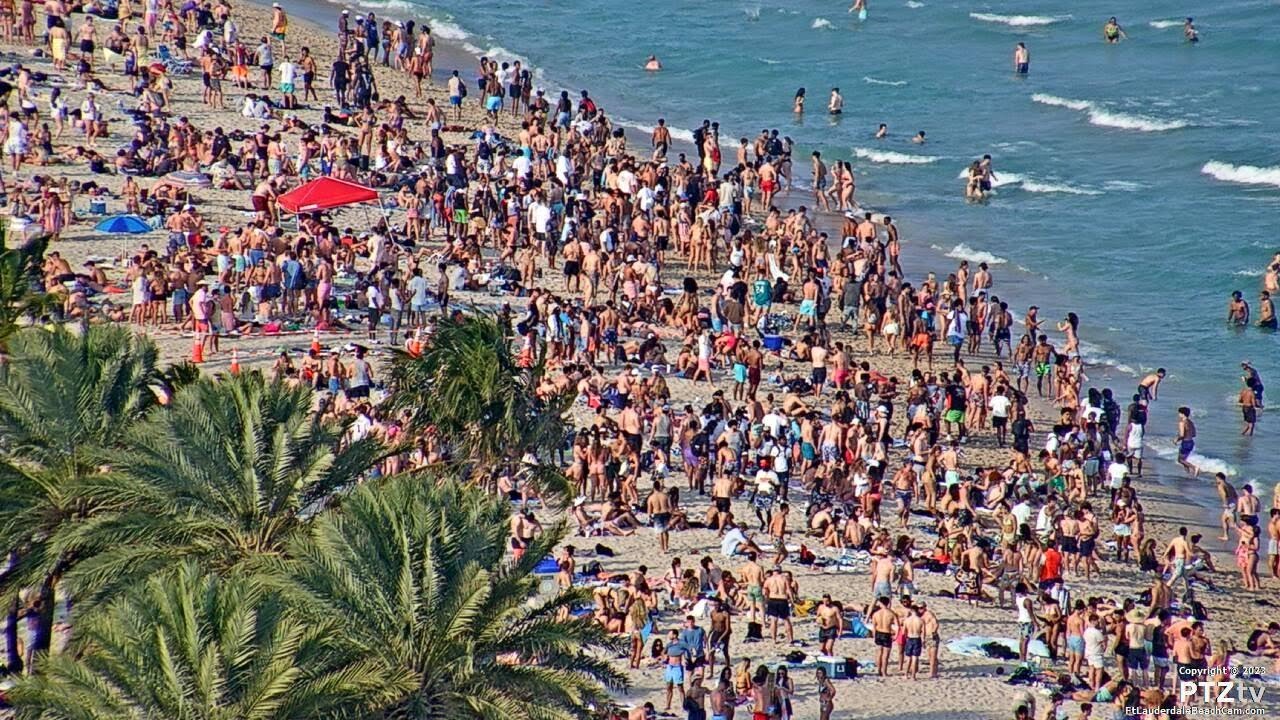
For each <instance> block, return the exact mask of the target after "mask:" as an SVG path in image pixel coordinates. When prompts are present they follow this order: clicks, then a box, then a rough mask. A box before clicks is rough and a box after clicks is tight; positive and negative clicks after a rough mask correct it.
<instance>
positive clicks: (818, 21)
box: [809, 17, 835, 30]
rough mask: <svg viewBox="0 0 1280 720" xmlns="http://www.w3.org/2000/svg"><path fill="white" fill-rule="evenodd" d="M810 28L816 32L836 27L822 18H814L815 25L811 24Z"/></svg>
mask: <svg viewBox="0 0 1280 720" xmlns="http://www.w3.org/2000/svg"><path fill="white" fill-rule="evenodd" d="M809 27H811V28H813V29H814V30H830V29H831V28H833V27H835V26H834V25H832V24H831V21H830V20H828V19H826V18H821V17H820V18H814V19H813V24H811V25H810V26H809Z"/></svg>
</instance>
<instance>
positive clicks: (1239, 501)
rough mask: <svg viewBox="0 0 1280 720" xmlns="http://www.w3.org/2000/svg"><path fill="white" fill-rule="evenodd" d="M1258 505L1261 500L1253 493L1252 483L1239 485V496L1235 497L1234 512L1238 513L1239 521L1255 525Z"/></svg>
mask: <svg viewBox="0 0 1280 720" xmlns="http://www.w3.org/2000/svg"><path fill="white" fill-rule="evenodd" d="M1259 507H1261V502H1260V501H1259V500H1258V496H1257V495H1254V494H1253V485H1249V484H1246V485H1243V486H1241V488H1240V497H1238V498H1236V512H1237V513H1238V514H1239V515H1240V522H1242V523H1245V524H1246V525H1253V526H1254V527H1257V526H1258V508H1259Z"/></svg>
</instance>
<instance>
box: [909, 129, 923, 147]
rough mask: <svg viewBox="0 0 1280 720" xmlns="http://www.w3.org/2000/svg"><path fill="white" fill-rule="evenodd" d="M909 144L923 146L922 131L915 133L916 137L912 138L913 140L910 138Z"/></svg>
mask: <svg viewBox="0 0 1280 720" xmlns="http://www.w3.org/2000/svg"><path fill="white" fill-rule="evenodd" d="M911 142H913V143H915V144H917V145H923V144H924V131H923V130H921V131H920V132H918V133H916V136H915V137H913V138H911Z"/></svg>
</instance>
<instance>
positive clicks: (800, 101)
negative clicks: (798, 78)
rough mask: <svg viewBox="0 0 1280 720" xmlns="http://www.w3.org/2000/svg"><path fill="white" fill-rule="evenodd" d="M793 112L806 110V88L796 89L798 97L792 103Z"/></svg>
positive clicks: (797, 112)
mask: <svg viewBox="0 0 1280 720" xmlns="http://www.w3.org/2000/svg"><path fill="white" fill-rule="evenodd" d="M791 112H793V113H795V114H797V115H799V114H800V113H802V112H804V88H800V89H799V90H797V91H796V99H795V100H794V101H792V103H791Z"/></svg>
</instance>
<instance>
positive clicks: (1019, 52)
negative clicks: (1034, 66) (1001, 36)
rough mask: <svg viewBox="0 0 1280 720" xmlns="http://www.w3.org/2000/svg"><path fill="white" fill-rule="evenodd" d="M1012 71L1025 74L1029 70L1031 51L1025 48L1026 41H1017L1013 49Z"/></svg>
mask: <svg viewBox="0 0 1280 720" xmlns="http://www.w3.org/2000/svg"><path fill="white" fill-rule="evenodd" d="M1013 71H1014V72H1015V73H1017V74H1019V75H1026V74H1027V73H1028V72H1030V71H1031V51H1030V50H1028V49H1027V44H1026V43H1022V42H1020V43H1018V46H1017V47H1015V48H1014V49H1013Z"/></svg>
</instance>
